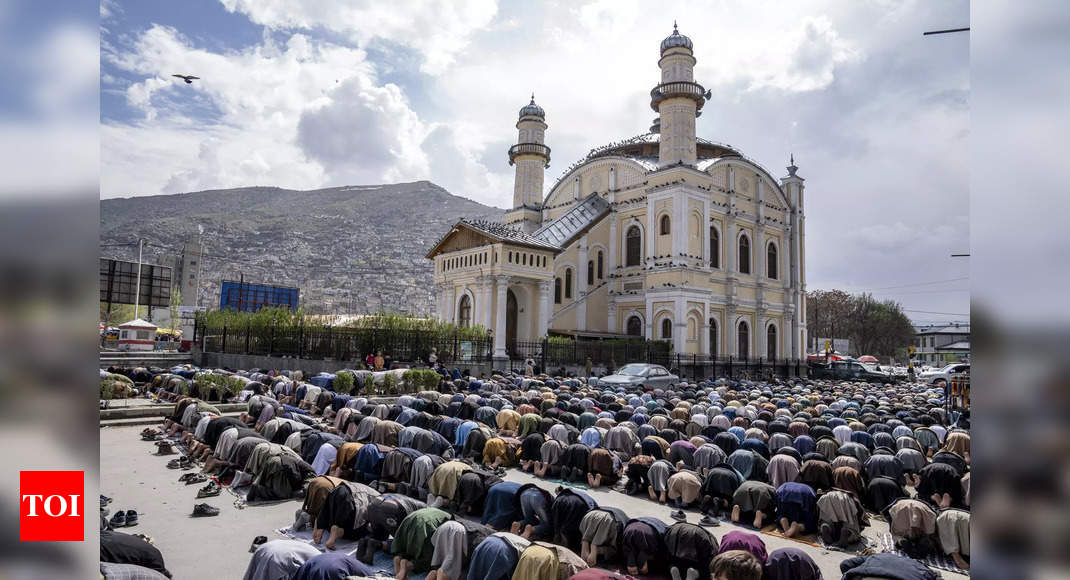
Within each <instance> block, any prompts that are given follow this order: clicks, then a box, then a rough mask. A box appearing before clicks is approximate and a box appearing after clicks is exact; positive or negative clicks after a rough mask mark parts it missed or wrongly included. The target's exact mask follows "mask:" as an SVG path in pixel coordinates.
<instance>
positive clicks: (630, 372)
mask: <svg viewBox="0 0 1070 580" xmlns="http://www.w3.org/2000/svg"><path fill="white" fill-rule="evenodd" d="M598 381H599V384H600V385H606V386H610V387H625V388H627V387H642V388H644V389H646V390H648V391H649V390H653V389H664V388H666V387H671V386H673V385H675V384H676V383H679V382H680V377H678V376H676V375H674V374H672V373H670V372H669V371H668V370H666V369H665V367H663V366H661V365H652V364H646V363H633V364H628V365H624V366H622V367H621V368H620V369H618V370H617V372H615V373H613V374H611V375H606V376H604V377H602V378H601V379H598Z"/></svg>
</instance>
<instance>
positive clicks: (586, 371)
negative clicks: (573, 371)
mask: <svg viewBox="0 0 1070 580" xmlns="http://www.w3.org/2000/svg"><path fill="white" fill-rule="evenodd" d="M592 372H594V363H593V362H592V361H591V357H587V362H585V363H584V364H583V376H585V377H590V376H591V373H592Z"/></svg>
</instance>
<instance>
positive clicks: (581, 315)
mask: <svg viewBox="0 0 1070 580" xmlns="http://www.w3.org/2000/svg"><path fill="white" fill-rule="evenodd" d="M577 250H578V253H579V264H577V268H576V269H577V270H579V272H578V274H579V280H577V282H578V283H577V284H576V330H587V234H583V237H582V238H580V244H579V246H578V248H577Z"/></svg>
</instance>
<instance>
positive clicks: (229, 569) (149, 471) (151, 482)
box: [100, 426, 967, 579]
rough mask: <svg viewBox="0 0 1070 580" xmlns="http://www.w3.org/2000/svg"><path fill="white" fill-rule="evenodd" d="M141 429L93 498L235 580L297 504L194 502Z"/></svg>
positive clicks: (184, 564) (111, 462)
mask: <svg viewBox="0 0 1070 580" xmlns="http://www.w3.org/2000/svg"><path fill="white" fill-rule="evenodd" d="M142 428H143V427H141V426H134V427H102V428H101V429H100V493H102V494H104V495H106V496H108V497H111V498H114V501H113V502H112V503H111V505H110V506H109V507H110V508H111V509H112V513H114V511H115V510H118V509H124V510H126V509H135V510H137V512H138V515H139V520H140V521H139V524H138V525H137V526H135V527H130V528H122V529H121V530H120V531H123V532H127V533H132V534H136V533H140V534H145V535H148V536H150V537H152V538H153V541H154V543H155V545H156V547H157V548H159V549H160V551H161V552H162V553H163V556H164V561H165V562H166V563H167V568H168V569H169V570H170V571H171V572H172V574H173V575H174V577H175V578H178V579H182V578H207V577H212V578H241V577H242V575H243V574H244V573H245V568H246V566H247V565H248V563H249V557H250V554H249V545H250V544H251V543H252V541H253V539H254V538H255V537H256V536H260V535H263V536H267V537H268V539H277V538H281V537H282V536H280V535H278V534H275V533H274V532H273V530H275V529H277V528H281V527H283V526H286V525H289V524H290V523H292V522H293V518H294V512H295V511H296V510H297V509H298V508H300V507H301V503H302V501H301V500H298V499H294V500H288V501H282V502H277V503H272V504H268V505H263V504H260V505H247V506H245V507H244V508H243V509H238V508H236V507H235V506H234V503H235V502H234V500H235V497H234V496H233V495H231V494H230V493H229V492H227V491H225V490H224V491H223V493H222V494H220V495H219V496H216V497H213V498H204V499H199V500H198V499H196V496H197V489H198V488H199V487H201V485H203V484H201V485H189V486H187V485H186V484H184V483H181V482H179V481H178V478H179V476H181V475H182V474H183V473H186V472H184V471H182V470H175V469H167V467H166V464H167V462H168V461H169V460H170V459H173V458H175V457H177V455H172V456H164V457H158V456H155V455H153V453H154V452H155V450H156V447H155V445H153V444H152V443H150V442H146V441H142V440H141V437H140V432H141V429H142ZM505 479H506V480H508V481H516V482H520V483H536V484H538V485H540V486H542V487H543V488H545V489H547V490H550V491H553V490H554V489H556V487H557V485H556V484H554V483H551V482H550V481H549V480H545V479H539V478H536V477H534V476H532V475H530V474H526V473H523V472H521V471H520V470H518V469H510V470H509V471H508V472H507V474H506V477H505ZM587 493H589V494H590V495H591V497H593V498H594V499H595V501H597V502H598V503H599V505H606V506H614V507H618V508H620V509H622V510H624V512H625V513H627V514H628V515H629V516H631V517H640V516H651V517H656V518H660V519H662V520H664V521H666V522H668V523H672V522H673V520H672V519H671V518H670V517H669V512H670V508H669V507H667V506H663V505H659V504H657V503H655V502H653V501H651V500H650V499H649V498H648V497H646V496H638V495H637V496H629V495H626V494H624V493H621V492H618V491H612V490H609V489H608V488H600V489H594V490H587ZM197 503H207V504H209V505H211V506H214V507H217V508H219V510H220V513H219V515H218V516H215V517H207V518H194V517H191V516H190V514H191V513H192V512H193V506H194V505H195V504H197ZM685 513H687V520H688V521H689V522H692V523H698V520H699V518H700V517H701V514H699V513H698V512H697V511H695V510H686V511H685ZM709 529H710V531H712V532H713V534H714V536H716V537H717V538H718V539H720V537H721V536H723V535H724V534H725V533H727V532H729V531H731V530H735V529H738V530H742V531H746V532H753V530H751V529H749V528H745V527H741V526H735V525H733V524H732V523H731V522H728V521H724V522H723V523H722V524H721V525H720V526H718V527H713V528H709ZM887 531H888V525H887V524H886V523H885V522H883V521H881V520H879V519H873V518H871V522H870V526H869V527H867V528H866V529H865V530H864V532H863V533H864V535H865V536H866V537H867V538H876V537H877V536H878V535H879V534H882V533H884V532H887ZM760 535H761V538H762V541H764V542H765V545H766V548H767V550H768V551H769V552H772V551H773V550H776V549H777V548H785V547H794V548H799V549H802V550H803V551H805V552H806V553H807V554H809V555H810V557H811V558H813V559H814V561H815V562H816V563H817V565H818V566H819V567H820V568H821V572H822V574H823V576H824V577H825V578H826V579H835V578H840V576H841V573H840V567H839V566H840V562H842V561H843V560H845V559H847V558H851V557H853V556H854V555H855V554H853V553H845V552H839V551H830V550H825V549H823V548H821V547H819V546H811V545H809V544H806V543H802V542H796V541H793V540H789V539H786V538H780V537H777V536H772V535H769V534H760ZM938 572H940V573H941V574H942V576H943V577H944V578H967V576H964V575H960V574H955V573H951V572H947V571H938Z"/></svg>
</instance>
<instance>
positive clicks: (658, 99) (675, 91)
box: [650, 81, 706, 111]
mask: <svg viewBox="0 0 1070 580" xmlns="http://www.w3.org/2000/svg"><path fill="white" fill-rule="evenodd" d="M705 95H706V89H704V88H702V85H700V84H698V83H693V82H691V81H674V82H671V83H662V84H660V85H658V86H656V87H654V88H653V89H650V108H652V109H654V110H655V111H657V110H658V105H660V104H661V103H662V101H665V100H667V99H675V98H681V97H682V98H685V99H691V100H693V101H695V104H696V105H697V108H699V109H701V108H702V105H704V104H705V103H706V97H705Z"/></svg>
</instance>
